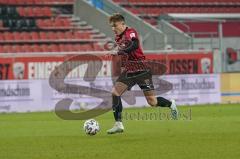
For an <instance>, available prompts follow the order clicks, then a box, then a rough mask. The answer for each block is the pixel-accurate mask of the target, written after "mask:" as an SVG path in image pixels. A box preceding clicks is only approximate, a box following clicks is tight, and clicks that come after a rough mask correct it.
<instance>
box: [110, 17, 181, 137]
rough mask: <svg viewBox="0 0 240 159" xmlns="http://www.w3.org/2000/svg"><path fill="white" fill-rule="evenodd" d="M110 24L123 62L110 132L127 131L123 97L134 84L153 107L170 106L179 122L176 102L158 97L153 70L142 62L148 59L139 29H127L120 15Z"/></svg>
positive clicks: (117, 83) (113, 18) (117, 82)
mask: <svg viewBox="0 0 240 159" xmlns="http://www.w3.org/2000/svg"><path fill="white" fill-rule="evenodd" d="M109 24H110V25H111V27H112V30H113V32H114V33H115V42H116V45H117V46H118V55H119V56H121V59H122V66H121V67H122V68H123V69H122V71H121V74H120V76H119V77H118V79H117V80H116V83H115V84H114V87H113V90H112V109H113V115H114V119H115V124H114V126H113V128H111V129H109V130H107V133H108V134H115V133H121V132H123V131H124V126H123V123H122V114H121V113H122V109H123V107H122V101H121V95H122V94H123V93H124V92H125V91H127V90H130V89H131V87H133V86H134V85H135V84H138V85H139V87H140V88H141V90H142V91H143V93H144V96H145V97H146V100H147V102H148V104H149V105H150V106H152V107H156V106H160V107H169V108H170V109H171V113H172V118H173V119H177V117H178V110H177V106H176V104H175V101H174V100H171V101H169V100H167V99H165V98H163V97H155V92H154V86H153V82H152V74H151V70H148V69H146V67H145V65H144V62H141V61H144V60H145V56H144V54H143V51H142V48H141V46H140V42H139V38H138V33H137V32H136V30H135V29H133V28H130V27H128V26H126V24H125V19H124V17H123V16H122V15H121V14H119V13H115V14H113V15H112V16H110V18H109Z"/></svg>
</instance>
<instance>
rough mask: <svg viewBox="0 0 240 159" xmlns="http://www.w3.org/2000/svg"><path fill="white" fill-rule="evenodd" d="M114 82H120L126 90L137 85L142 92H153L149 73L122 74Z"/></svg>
mask: <svg viewBox="0 0 240 159" xmlns="http://www.w3.org/2000/svg"><path fill="white" fill-rule="evenodd" d="M116 82H122V83H124V84H126V85H127V86H128V90H131V88H132V87H133V86H134V85H135V84H138V86H139V87H140V88H141V89H142V90H143V91H150V90H154V86H153V81H152V73H151V71H138V72H134V73H127V72H123V73H122V74H120V76H119V77H118V79H117V81H116Z"/></svg>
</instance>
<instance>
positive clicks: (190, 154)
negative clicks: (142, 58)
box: [0, 104, 240, 159]
mask: <svg viewBox="0 0 240 159" xmlns="http://www.w3.org/2000/svg"><path fill="white" fill-rule="evenodd" d="M179 110H180V111H181V113H182V114H181V117H180V120H178V121H173V120H169V119H168V116H167V114H168V112H169V110H168V109H166V108H161V109H159V108H140V109H124V113H123V115H124V125H125V132H124V133H122V134H114V135H107V134H106V130H107V129H108V128H111V126H112V125H113V116H112V113H111V112H108V113H106V114H103V115H101V116H99V117H97V118H95V119H96V120H97V121H98V122H99V123H100V127H101V131H100V132H99V133H98V134H97V135H95V136H87V135H86V134H85V133H84V132H83V130H82V127H83V122H84V121H65V120H62V119H59V118H58V117H57V116H56V115H55V113H53V112H48V113H24V114H16V113H14V114H0V159H87V158H90V159H108V158H109V159H130V158H131V159H132V158H134V159H135V158H136V159H140V158H142V159H196V158H197V159H228V158H229V159H237V158H239V157H240V105H237V104H233V105H211V106H207V105H203V106H191V107H190V106H185V107H179ZM154 113H155V114H157V115H158V116H157V118H156V116H152V117H153V118H152V120H150V117H149V116H148V117H149V118H148V119H147V115H150V114H154ZM160 113H161V114H162V115H161V116H159V114H160ZM130 114H135V116H133V115H132V116H131V118H130ZM136 114H140V117H139V116H138V117H137V116H136ZM164 115H165V116H164Z"/></svg>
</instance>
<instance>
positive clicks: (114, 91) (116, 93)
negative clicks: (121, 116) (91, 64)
mask: <svg viewBox="0 0 240 159" xmlns="http://www.w3.org/2000/svg"><path fill="white" fill-rule="evenodd" d="M112 95H113V96H120V94H119V93H118V92H117V91H116V89H113V90H112Z"/></svg>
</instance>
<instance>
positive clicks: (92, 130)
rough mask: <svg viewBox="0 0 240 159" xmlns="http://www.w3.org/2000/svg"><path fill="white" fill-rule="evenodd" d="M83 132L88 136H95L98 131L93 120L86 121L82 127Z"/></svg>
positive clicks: (97, 125)
mask: <svg viewBox="0 0 240 159" xmlns="http://www.w3.org/2000/svg"><path fill="white" fill-rule="evenodd" d="M83 130H84V131H85V133H86V134H88V135H96V134H97V133H98V132H99V131H100V127H99V124H98V122H97V121H96V120H94V119H89V120H86V121H85V123H84V125H83Z"/></svg>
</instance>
